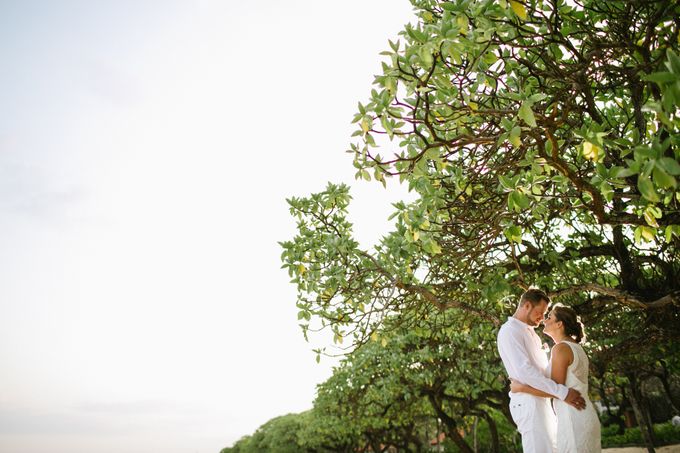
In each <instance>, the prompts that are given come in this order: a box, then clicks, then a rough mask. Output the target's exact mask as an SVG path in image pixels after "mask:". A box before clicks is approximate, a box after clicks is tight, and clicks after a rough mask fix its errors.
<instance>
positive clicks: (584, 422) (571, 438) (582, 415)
mask: <svg viewBox="0 0 680 453" xmlns="http://www.w3.org/2000/svg"><path fill="white" fill-rule="evenodd" d="M562 343H566V344H568V345H569V347H570V348H571V351H572V352H573V353H574V361H573V362H572V364H571V365H569V368H568V369H567V381H566V382H565V384H564V385H566V386H567V387H573V388H575V389H576V390H578V391H579V392H581V395H582V396H583V398H585V400H586V408H585V409H584V410H582V411H579V410H577V409H576V408H574V407H573V406H570V405H568V404H567V403H565V402H564V401H561V400H558V399H555V400H553V401H554V407H555V414H556V415H557V453H599V452H600V451H601V446H600V419H599V418H598V417H597V412H596V411H595V406H593V403H592V402H591V401H590V399H589V398H588V356H587V355H586V353H585V351H584V350H583V348H582V347H581V345H580V344H577V343H574V342H571V341H563V342H562Z"/></svg>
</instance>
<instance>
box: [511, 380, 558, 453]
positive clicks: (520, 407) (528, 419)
mask: <svg viewBox="0 0 680 453" xmlns="http://www.w3.org/2000/svg"><path fill="white" fill-rule="evenodd" d="M510 413H511V414H512V418H513V420H514V421H515V424H516V425H517V430H518V431H519V433H520V434H521V435H522V450H523V451H524V453H554V452H555V451H557V419H556V418H555V413H554V412H553V409H552V405H551V404H550V399H549V398H540V397H538V396H533V395H529V394H528V393H510Z"/></svg>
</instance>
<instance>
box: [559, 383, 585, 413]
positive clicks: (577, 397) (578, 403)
mask: <svg viewBox="0 0 680 453" xmlns="http://www.w3.org/2000/svg"><path fill="white" fill-rule="evenodd" d="M564 402H565V403H567V404H569V405H571V406H574V407H575V408H576V409H578V410H580V411H582V410H583V409H585V408H586V400H584V399H583V397H582V396H581V392H579V391H578V390H576V389H573V388H570V389H569V393H567V397H566V398H565V399H564Z"/></svg>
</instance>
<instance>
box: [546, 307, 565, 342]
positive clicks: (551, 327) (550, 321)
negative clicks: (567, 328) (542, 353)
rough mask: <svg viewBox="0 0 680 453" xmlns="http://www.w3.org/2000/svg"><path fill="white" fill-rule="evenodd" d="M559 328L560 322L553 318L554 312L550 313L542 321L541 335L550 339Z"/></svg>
mask: <svg viewBox="0 0 680 453" xmlns="http://www.w3.org/2000/svg"><path fill="white" fill-rule="evenodd" d="M561 327H562V321H558V320H557V318H556V317H555V312H554V311H550V313H548V317H547V318H545V320H544V321H543V333H545V334H547V335H550V336H551V337H552V334H553V333H555V332H558V331H559V329H560V328H561Z"/></svg>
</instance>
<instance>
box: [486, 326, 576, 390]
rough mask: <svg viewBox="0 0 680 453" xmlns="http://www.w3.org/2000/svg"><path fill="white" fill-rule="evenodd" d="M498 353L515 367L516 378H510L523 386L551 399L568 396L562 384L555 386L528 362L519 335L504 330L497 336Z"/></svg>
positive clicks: (527, 352) (554, 383) (525, 350)
mask: <svg viewBox="0 0 680 453" xmlns="http://www.w3.org/2000/svg"><path fill="white" fill-rule="evenodd" d="M499 352H501V355H505V356H506V357H505V358H504V359H505V360H508V361H512V362H513V363H514V364H515V365H516V366H515V374H516V376H512V378H513V379H516V380H518V381H520V382H522V383H523V384H528V385H530V386H531V387H534V388H535V389H536V390H541V391H543V392H545V393H546V394H548V395H550V396H551V397H552V396H553V395H554V396H555V397H557V398H559V399H561V400H564V399H565V398H566V397H567V395H568V394H569V389H568V388H567V387H565V386H564V385H562V384H557V383H556V382H555V381H553V380H552V379H550V378H548V377H546V376H544V375H543V372H542V371H541V370H539V369H538V368H537V367H536V366H535V365H534V364H533V363H532V362H531V360H529V351H527V349H526V345H525V344H524V341H523V340H522V337H521V333H520V334H517V332H515V331H512V330H506V331H504V332H501V335H499Z"/></svg>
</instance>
